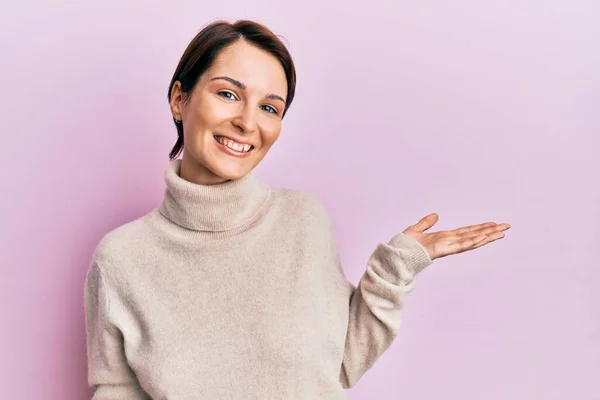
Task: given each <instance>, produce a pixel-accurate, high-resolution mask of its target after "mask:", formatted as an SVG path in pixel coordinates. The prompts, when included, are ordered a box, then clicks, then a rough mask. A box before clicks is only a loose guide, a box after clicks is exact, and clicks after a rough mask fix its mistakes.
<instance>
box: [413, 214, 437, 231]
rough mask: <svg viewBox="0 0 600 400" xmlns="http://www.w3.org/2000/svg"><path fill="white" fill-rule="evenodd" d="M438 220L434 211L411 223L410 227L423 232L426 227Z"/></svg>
mask: <svg viewBox="0 0 600 400" xmlns="http://www.w3.org/2000/svg"><path fill="white" fill-rule="evenodd" d="M438 220H439V216H438V215H437V214H436V213H432V214H429V215H426V216H425V217H423V218H421V220H420V221H419V222H417V223H416V224H415V225H413V226H412V228H413V229H415V230H417V231H419V232H425V231H426V230H427V229H429V228H431V227H432V226H433V225H435V223H436V222H438Z"/></svg>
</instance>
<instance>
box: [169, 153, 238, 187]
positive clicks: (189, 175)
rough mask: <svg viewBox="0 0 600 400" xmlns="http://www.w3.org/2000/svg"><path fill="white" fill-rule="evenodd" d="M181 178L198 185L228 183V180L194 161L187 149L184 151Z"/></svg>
mask: <svg viewBox="0 0 600 400" xmlns="http://www.w3.org/2000/svg"><path fill="white" fill-rule="evenodd" d="M179 176H181V178H182V179H184V180H186V181H188V182H192V183H196V184H198V185H217V184H219V183H224V182H227V181H228V179H225V178H223V177H220V176H219V175H217V174H215V173H214V172H212V171H211V170H209V169H208V168H207V167H206V166H204V165H202V164H200V163H197V162H195V161H193V158H192V157H191V156H190V155H189V154H187V151H186V150H185V149H184V150H183V158H182V160H181V170H180V172H179Z"/></svg>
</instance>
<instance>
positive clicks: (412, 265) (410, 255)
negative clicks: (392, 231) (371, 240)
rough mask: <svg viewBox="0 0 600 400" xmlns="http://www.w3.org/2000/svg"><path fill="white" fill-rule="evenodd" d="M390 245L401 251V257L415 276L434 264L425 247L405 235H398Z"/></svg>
mask: <svg viewBox="0 0 600 400" xmlns="http://www.w3.org/2000/svg"><path fill="white" fill-rule="evenodd" d="M388 245H389V246H390V247H393V248H395V249H398V250H399V255H400V256H401V257H402V259H403V260H404V262H405V263H406V267H407V268H409V269H410V270H411V271H413V272H414V273H415V274H418V273H419V272H421V271H422V270H423V269H425V267H427V266H429V265H431V263H432V262H433V260H432V259H431V257H429V253H428V252H427V250H426V249H425V247H423V245H421V243H419V242H418V241H417V240H416V239H415V238H413V237H412V236H409V235H407V234H405V233H402V232H400V233H398V234H396V235H395V236H394V237H393V238H392V239H391V240H390V241H389V242H388Z"/></svg>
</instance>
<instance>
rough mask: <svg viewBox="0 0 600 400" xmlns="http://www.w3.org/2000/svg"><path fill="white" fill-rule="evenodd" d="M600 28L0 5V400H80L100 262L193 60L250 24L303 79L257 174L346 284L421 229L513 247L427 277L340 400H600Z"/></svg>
mask: <svg viewBox="0 0 600 400" xmlns="http://www.w3.org/2000/svg"><path fill="white" fill-rule="evenodd" d="M598 4H599V3H598V2H597V1H594V0H590V1H579V0H577V1H566V0H565V1H562V2H560V1H530V2H523V1H518V0H508V1H495V2H481V1H475V0H466V1H460V2H445V1H429V0H425V1H420V2H418V4H417V2H392V1H387V2H384V1H369V2H357V3H356V4H353V3H348V2H344V1H341V0H340V1H330V2H325V1H319V2H304V1H299V2H294V3H288V2H256V3H250V2H248V1H242V0H233V1H227V2H224V1H218V2H198V1H194V2H192V1H190V2H182V1H172V2H158V1H141V0H128V1H123V0H119V1H117V0H106V1H104V2H94V3H86V4H83V3H81V2H74V1H73V2H67V1H63V2H59V1H45V2H42V1H35V2H34V1H20V2H8V1H6V2H3V4H2V5H1V6H0V45H1V47H0V68H1V73H0V88H2V92H3V96H2V100H0V132H1V136H0V137H1V143H0V145H1V146H0V152H1V154H0V155H1V157H0V163H1V166H0V167H1V168H0V171H2V172H1V174H2V176H1V184H2V196H1V201H2V203H1V205H2V208H1V209H2V212H3V217H2V228H1V229H2V230H1V232H2V238H1V239H2V240H0V246H1V247H0V257H1V258H0V263H1V270H0V304H1V306H0V307H1V308H0V310H1V315H0V324H1V328H0V388H1V390H2V396H1V397H2V398H3V399H18V400H23V399H26V400H30V399H31V400H33V399H36V400H37V399H85V398H89V397H90V391H89V390H88V389H87V387H86V386H87V385H86V355H85V336H84V335H85V326H84V310H83V282H84V277H85V273H86V270H87V267H88V263H89V259H90V256H91V253H92V251H93V249H94V247H95V245H96V244H97V242H98V240H99V239H100V238H101V237H102V235H103V234H105V233H106V232H107V231H109V230H111V229H113V228H115V227H116V226H118V225H120V224H123V223H125V222H127V221H129V220H132V219H134V218H137V217H139V216H141V215H143V214H145V213H146V212H148V211H150V210H151V209H152V208H153V207H156V206H157V205H158V204H159V203H160V201H161V199H162V195H163V188H164V185H163V175H162V174H163V170H164V168H165V167H166V164H167V162H168V156H167V155H168V152H169V150H170V149H171V146H172V145H173V143H174V141H175V129H174V127H173V124H172V121H171V118H170V114H169V108H168V104H167V87H168V84H169V80H170V78H171V75H172V73H173V71H174V68H175V66H176V64H177V62H178V60H179V57H180V55H181V53H182V52H183V50H184V48H185V46H186V45H187V43H188V42H189V40H190V39H191V38H192V37H193V36H194V35H195V34H196V33H197V31H198V30H200V29H201V28H202V27H203V26H204V25H205V24H206V23H208V22H209V21H212V20H214V19H217V18H226V19H228V20H230V21H233V20H236V19H240V18H251V19H256V20H258V21H260V22H263V23H265V24H266V25H267V26H269V27H270V28H271V29H272V30H274V31H275V32H276V33H277V34H280V35H282V36H283V37H284V38H285V41H286V43H288V45H289V47H290V50H291V52H292V54H293V56H294V58H295V61H296V65H297V70H298V87H297V97H296V99H295V101H294V104H293V105H292V108H291V109H290V112H289V114H288V116H287V117H286V118H285V120H284V124H283V131H282V136H281V138H280V141H279V142H278V143H276V145H275V146H274V147H273V149H272V150H271V153H270V154H269V155H268V156H267V158H266V159H265V161H264V163H263V164H261V166H260V167H259V168H258V169H257V173H258V174H259V176H261V177H262V178H264V179H265V180H267V181H268V182H269V183H271V184H272V185H274V186H280V187H289V188H300V189H304V190H307V191H310V192H313V193H315V194H316V195H317V196H318V197H319V198H320V199H321V200H322V201H323V203H324V204H325V206H326V208H327V209H328V211H329V213H330V215H331V217H332V218H333V220H334V223H335V227H336V235H337V236H336V237H337V241H338V245H339V251H340V253H341V256H342V261H343V262H344V268H345V271H346V273H347V276H348V278H349V279H350V280H351V281H353V282H354V283H356V282H357V281H358V279H359V278H360V276H361V275H362V273H363V271H364V268H365V263H366V260H367V258H368V256H369V255H370V253H371V252H372V250H373V249H374V248H375V246H376V244H377V243H378V242H380V241H387V240H388V239H389V238H390V237H391V235H393V234H394V233H396V232H398V231H400V230H403V229H404V228H406V227H407V226H408V225H410V224H413V223H415V222H417V221H418V219H420V218H421V217H422V216H424V215H426V214H428V213H430V212H437V213H438V214H439V215H440V221H439V223H438V225H436V226H435V227H434V228H433V230H438V229H440V230H441V229H454V228H457V227H459V226H463V225H467V224H472V223H479V222H485V221H488V220H495V221H497V222H505V221H506V222H509V223H511V224H512V229H511V230H509V231H508V232H507V236H506V238H505V239H503V240H501V241H498V242H495V243H493V244H491V245H489V246H485V247H483V248H481V249H479V250H476V251H473V252H468V253H463V254H460V255H455V256H450V257H446V258H442V259H439V260H436V261H435V262H434V264H433V265H432V266H431V267H430V268H429V269H427V270H426V271H425V272H423V274H422V275H420V277H419V282H418V285H417V288H416V289H415V291H414V292H413V293H412V294H411V296H410V297H409V298H408V301H407V305H406V309H405V311H404V321H403V325H402V328H401V333H400V335H399V337H398V339H397V341H396V342H394V344H393V345H392V347H391V348H390V349H389V350H388V351H387V352H386V353H385V354H384V355H383V357H382V358H381V359H380V360H379V361H378V362H377V363H376V364H375V366H374V367H373V368H372V370H370V371H369V372H367V374H366V375H365V376H364V377H363V378H362V380H361V381H360V382H359V383H358V385H357V386H356V387H355V388H354V389H352V390H351V391H349V398H350V399H354V400H357V399H381V400H391V399H411V400H412V399H415V400H416V399H418V400H434V399H435V400H437V399H441V398H444V399H458V398H460V399H462V400H480V399H484V400H505V399H517V400H531V399H543V400H554V399H561V400H562V399H564V400H597V399H600V382H599V377H600V322H599V317H600V295H599V293H598V282H599V281H600V272H599V270H600V268H599V267H600V265H599V262H598V261H597V260H598V258H597V257H598V256H597V250H598V247H599V245H598V243H599V241H600V228H599V226H600V224H599V222H600V207H599V205H600V176H599V175H600V163H599V162H598V161H597V159H594V158H595V157H597V155H598V153H599V150H600V140H599V139H598V135H600V116H599V115H600V73H599V71H600V51H599V47H600V46H599V38H600V28H599V26H600V24H598V20H599V19H600V6H599V5H598ZM199 378H200V377H199Z"/></svg>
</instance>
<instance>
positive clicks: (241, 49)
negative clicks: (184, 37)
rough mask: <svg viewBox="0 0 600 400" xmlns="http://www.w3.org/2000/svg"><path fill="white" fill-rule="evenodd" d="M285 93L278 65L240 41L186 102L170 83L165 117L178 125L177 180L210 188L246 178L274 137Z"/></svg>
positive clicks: (220, 58) (178, 86) (226, 51)
mask: <svg viewBox="0 0 600 400" xmlns="http://www.w3.org/2000/svg"><path fill="white" fill-rule="evenodd" d="M286 93H287V80H286V76H285V71H284V69H283V67H282V65H281V63H280V62H279V60H278V59H277V58H275V57H274V56H273V55H271V54H270V53H268V52H267V51H265V50H262V49H260V48H259V47H256V46H253V45H251V44H248V43H247V42H246V41H244V40H239V41H237V42H235V43H233V44H231V45H230V46H228V47H226V48H225V49H224V50H222V51H221V53H220V54H219V55H218V56H217V58H216V59H215V62H214V63H213V65H212V66H211V67H210V68H209V69H207V70H206V71H205V72H204V74H202V76H201V77H200V79H199V80H198V83H197V84H196V86H195V87H194V89H193V91H192V93H191V96H190V97H189V98H187V99H186V98H185V95H184V94H183V93H182V92H181V84H180V83H179V82H176V83H175V85H174V86H173V89H172V92H171V112H172V114H173V116H174V117H175V119H180V120H182V124H183V137H184V149H183V158H182V161H181V172H180V175H181V177H182V178H183V179H185V180H188V181H190V182H194V183H199V184H206V185H210V184H216V183H220V182H224V181H226V180H230V179H240V178H242V177H243V176H245V175H246V174H248V173H249V172H250V171H251V170H252V169H254V167H256V166H257V165H258V163H259V162H260V161H261V160H262V159H263V157H264V156H265V155H266V154H267V152H268V151H269V149H270V148H271V146H272V145H273V143H275V141H276V140H277V138H278V137H279V132H280V131H281V119H282V116H283V111H284V109H285V99H286Z"/></svg>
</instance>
